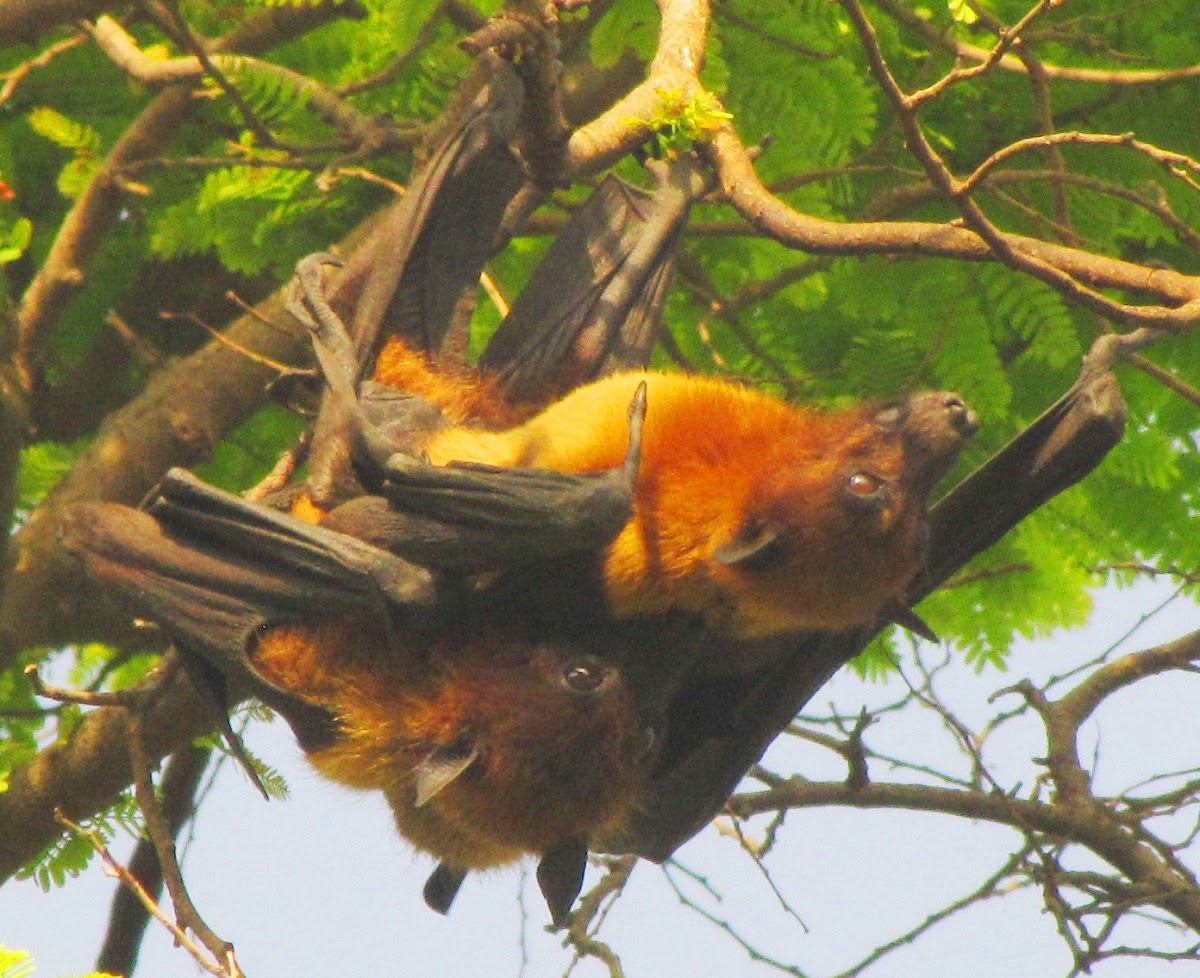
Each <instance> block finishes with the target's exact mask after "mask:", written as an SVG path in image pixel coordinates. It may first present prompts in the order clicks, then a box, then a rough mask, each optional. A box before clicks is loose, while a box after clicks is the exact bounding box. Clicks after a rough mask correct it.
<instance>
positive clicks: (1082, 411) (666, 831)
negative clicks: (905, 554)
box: [603, 366, 1125, 862]
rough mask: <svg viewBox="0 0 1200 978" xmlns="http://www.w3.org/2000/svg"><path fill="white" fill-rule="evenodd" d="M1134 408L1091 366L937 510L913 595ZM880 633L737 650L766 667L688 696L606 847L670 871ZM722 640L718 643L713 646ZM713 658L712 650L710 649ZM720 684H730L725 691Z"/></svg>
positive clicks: (960, 560) (1088, 461)
mask: <svg viewBox="0 0 1200 978" xmlns="http://www.w3.org/2000/svg"><path fill="white" fill-rule="evenodd" d="M1124 425H1125V404H1124V401H1123V399H1122V397H1121V392H1120V388H1119V387H1118V385H1117V382H1116V378H1115V377H1114V376H1113V374H1112V373H1111V372H1109V371H1107V370H1100V369H1095V368H1093V367H1091V366H1085V368H1084V371H1083V373H1082V375H1081V376H1080V379H1079V381H1078V382H1077V383H1076V384H1075V385H1074V386H1073V387H1072V388H1071V389H1070V390H1069V391H1067V393H1066V394H1065V395H1063V397H1062V398H1060V399H1059V400H1058V401H1057V402H1055V403H1054V404H1053V405H1051V407H1050V408H1049V409H1048V410H1047V411H1046V412H1045V413H1044V414H1043V415H1042V416H1041V417H1039V418H1038V419H1037V420H1036V421H1034V422H1033V424H1032V425H1030V426H1029V427H1028V428H1026V429H1025V430H1024V431H1023V432H1021V433H1020V434H1019V435H1018V436H1017V437H1016V438H1014V439H1013V440H1012V441H1011V442H1010V443H1009V444H1008V445H1007V446H1005V447H1004V448H1003V449H1001V451H1000V452H998V453H997V454H996V455H994V456H993V457H992V458H991V459H989V460H988V461H987V462H985V463H984V464H983V465H982V466H981V467H980V468H979V469H977V470H976V471H975V472H974V473H972V474H971V475H970V476H968V477H967V478H966V479H965V480H963V482H962V483H960V484H959V485H958V486H957V487H956V488H955V489H954V490H953V491H951V492H950V493H949V494H948V495H947V496H945V497H944V498H943V499H942V500H941V501H939V502H938V504H937V505H936V506H934V507H933V509H932V510H931V511H930V537H931V539H930V553H929V559H928V563H927V568H926V570H925V572H924V573H923V575H922V577H921V578H920V580H919V581H918V582H917V585H916V587H915V589H914V592H913V594H912V598H913V600H914V601H916V600H920V599H921V598H922V597H924V596H925V595H927V594H929V593H930V592H931V591H932V590H933V589H934V588H935V587H937V586H938V585H939V584H941V583H942V582H943V581H945V580H946V579H947V578H948V577H949V576H950V575H951V574H953V573H955V572H956V571H957V570H958V569H959V568H961V567H962V566H963V565H964V564H965V563H966V562H967V561H968V560H969V559H970V558H972V557H973V556H975V555H976V554H978V553H980V552H982V551H983V550H985V549H987V548H988V547H989V546H991V545H992V544H993V543H995V542H996V541H997V540H999V539H1000V537H1002V536H1003V535H1004V534H1005V533H1007V532H1008V531H1009V530H1011V529H1012V528H1013V527H1014V526H1016V524H1017V523H1019V522H1020V521H1021V520H1022V519H1024V518H1025V517H1026V516H1028V515H1029V514H1030V513H1032V512H1033V511H1034V510H1036V509H1037V508H1038V507H1039V506H1041V505H1042V504H1043V503H1045V502H1046V501H1047V500H1049V499H1051V498H1053V497H1054V496H1056V495H1057V494H1058V493H1060V492H1062V491H1064V490H1065V489H1067V488H1069V487H1070V486H1072V485H1074V484H1075V483H1076V482H1078V481H1079V480H1080V479H1082V478H1083V477H1084V476H1085V475H1087V474H1088V473H1089V472H1090V471H1092V469H1094V468H1095V467H1096V466H1097V465H1098V464H1099V463H1100V461H1101V460H1102V459H1103V458H1104V456H1105V455H1106V454H1107V453H1108V452H1109V451H1110V450H1111V449H1112V448H1113V447H1114V446H1115V445H1116V444H1117V443H1118V442H1119V441H1120V440H1121V436H1122V434H1123V432H1124ZM875 631H876V630H875V629H874V628H867V629H859V630H857V631H854V632H845V633H838V634H833V633H807V634H803V635H798V636H797V635H793V636H780V637H774V638H771V639H764V640H758V641H755V642H742V643H738V642H730V643H728V645H729V647H728V648H723V649H719V650H717V651H716V653H715V654H717V655H719V656H721V658H723V659H725V661H739V660H743V661H744V660H748V659H749V660H753V661H756V662H764V663H765V665H764V666H763V667H762V668H761V670H758V671H756V672H755V673H754V674H753V676H752V677H748V678H747V679H746V680H743V682H742V684H741V686H740V688H737V689H736V690H735V691H734V693H733V694H732V695H728V696H726V697H724V698H723V699H722V700H719V701H716V704H717V705H716V708H715V709H704V710H698V709H696V707H695V704H694V702H692V700H691V697H692V696H694V695H696V692H697V690H701V691H702V690H703V689H704V684H703V683H700V684H698V685H696V686H694V687H693V688H692V689H690V690H689V688H688V687H686V686H685V687H684V688H683V689H682V690H681V692H680V693H679V694H677V696H676V697H675V701H674V702H673V703H672V704H671V707H670V713H669V717H670V719H669V721H668V727H669V728H671V727H673V728H674V733H673V735H672V736H673V739H675V740H676V741H677V742H680V743H682V744H683V745H684V746H683V748H682V749H680V750H677V751H675V752H673V753H672V752H668V754H667V756H666V757H664V759H663V762H662V764H661V766H660V768H659V771H658V773H657V774H656V775H655V776H654V777H653V778H652V779H651V784H650V788H649V792H648V795H647V798H646V800H645V804H644V805H643V807H642V808H641V810H640V811H639V812H638V813H637V814H636V815H635V816H634V819H633V821H632V823H631V824H630V825H629V826H628V827H627V828H626V830H625V831H624V832H622V833H621V834H620V835H619V836H618V837H615V838H612V839H607V840H604V845H603V847H604V848H606V849H610V850H612V851H616V852H631V853H635V854H637V855H641V856H645V857H646V858H648V859H652V860H655V861H659V862H661V861H663V860H665V859H667V858H669V857H670V856H671V854H672V853H673V852H674V851H675V850H676V849H677V848H678V847H679V846H680V845H682V844H683V843H684V842H686V841H687V840H688V839H689V838H691V837H692V836H693V835H694V834H695V833H697V832H698V831H700V830H701V829H702V828H703V827H704V826H705V825H706V824H708V822H709V821H710V820H711V819H712V818H713V817H714V816H715V815H717V814H718V813H719V812H720V811H721V809H722V807H723V806H724V804H725V802H726V800H727V799H728V798H729V796H730V795H731V794H732V793H733V791H734V790H735V788H736V787H737V784H738V782H739V781H740V780H741V779H742V777H743V776H744V774H745V772H746V771H747V770H749V768H750V767H751V765H753V764H755V763H756V762H757V761H758V760H759V758H760V757H762V754H763V752H764V751H765V750H766V749H767V747H768V745H769V744H770V743H771V741H772V740H774V739H775V737H776V736H777V735H778V734H779V732H780V731H781V730H783V728H784V727H785V726H787V724H788V723H790V722H791V721H792V719H793V718H794V717H795V715H796V713H797V712H799V710H800V709H801V708H803V706H804V704H805V703H807V702H808V701H809V700H810V699H811V698H812V696H813V695H814V694H815V693H816V692H817V690H818V689H820V688H821V686H823V685H824V684H825V683H826V682H827V681H828V679H829V678H830V677H831V676H832V675H833V673H834V672H836V671H837V670H838V669H839V668H840V667H841V666H842V665H844V664H845V663H846V662H847V661H849V660H850V659H851V658H852V657H853V656H855V655H857V654H858V653H859V652H861V651H862V650H863V649H864V648H865V647H866V645H867V644H868V643H869V642H870V640H871V639H872V638H873V637H874V634H875ZM714 641H719V640H716V639H714ZM710 651H711V650H710ZM709 685H719V683H718V682H716V681H714V683H712V684H709Z"/></svg>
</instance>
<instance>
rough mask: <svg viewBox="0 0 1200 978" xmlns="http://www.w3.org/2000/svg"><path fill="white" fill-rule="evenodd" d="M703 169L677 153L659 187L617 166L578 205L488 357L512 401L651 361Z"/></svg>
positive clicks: (540, 397) (542, 397)
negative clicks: (617, 171) (636, 183)
mask: <svg viewBox="0 0 1200 978" xmlns="http://www.w3.org/2000/svg"><path fill="white" fill-rule="evenodd" d="M696 173H697V171H696V169H695V167H694V164H693V161H692V160H691V159H690V158H681V159H679V160H676V161H673V162H672V163H671V164H670V165H669V166H667V167H664V168H663V169H662V170H660V171H659V186H658V187H657V189H656V190H655V191H654V192H653V193H648V192H646V191H644V190H639V189H637V188H636V187H633V186H630V185H629V184H627V183H625V181H623V180H620V179H618V178H617V177H614V176H611V175H609V176H607V177H605V178H604V180H603V181H602V182H601V183H600V186H599V187H597V188H596V191H595V192H594V193H593V194H592V196H591V197H589V198H588V200H587V202H586V203H585V204H584V205H583V206H582V207H581V208H580V209H579V210H578V211H576V212H575V214H574V215H573V216H572V218H571V220H570V221H569V222H568V223H567V226H566V227H565V228H564V229H563V230H562V232H561V233H560V234H559V235H558V237H557V238H556V239H555V241H554V244H552V245H551V246H550V249H549V250H548V251H547V252H546V256H545V257H544V258H543V259H542V261H541V263H540V264H539V265H538V267H537V268H536V269H535V270H534V273H533V275H532V277H531V278H530V280H529V282H528V284H527V285H526V286H525V288H524V290H523V291H522V292H521V294H520V296H519V297H518V298H517V300H516V302H514V303H513V307H512V309H511V310H510V312H509V314H508V316H507V317H506V318H505V320H504V322H503V323H501V324H500V328H499V329H498V330H497V331H496V334H495V336H493V337H492V340H491V342H490V343H489V344H488V348H487V351H486V352H485V354H484V356H483V358H482V360H481V361H480V365H481V366H482V367H484V368H485V369H487V370H489V371H493V372H495V373H497V374H499V375H500V377H501V378H502V380H503V384H504V389H505V391H506V393H507V394H508V396H509V398H510V399H511V400H513V401H517V402H543V401H547V400H553V399H556V398H558V397H561V396H562V395H563V394H565V393H567V392H568V391H570V390H572V389H573V388H575V387H577V386H579V385H580V384H583V383H586V382H588V381H590V380H593V379H595V378H596V377H598V376H600V374H602V373H604V372H606V370H608V369H611V368H613V367H614V366H625V367H631V366H643V365H644V364H645V363H646V362H647V360H648V359H649V356H650V348H651V347H652V346H653V344H654V339H655V337H656V335H657V333H658V328H659V324H660V321H661V318H662V304H663V299H664V297H665V295H666V290H667V287H668V285H669V284H670V279H671V273H672V271H673V268H674V264H675V255H676V252H677V249H678V245H679V240H680V236H681V234H682V231H683V228H684V225H685V224H686V223H687V218H688V212H689V210H690V208H691V202H692V199H693V197H694V196H695V194H696V193H697V192H698V190H699V178H698V177H697V175H696Z"/></svg>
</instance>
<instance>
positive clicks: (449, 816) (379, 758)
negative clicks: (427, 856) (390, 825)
mask: <svg viewBox="0 0 1200 978" xmlns="http://www.w3.org/2000/svg"><path fill="white" fill-rule="evenodd" d="M247 665H248V667H249V668H251V669H252V670H253V671H254V672H255V674H256V675H257V676H258V677H259V678H260V679H262V680H264V681H265V682H267V683H269V684H271V685H272V686H273V687H275V688H276V689H279V690H281V691H283V692H286V693H287V694H289V695H291V696H294V697H297V698H300V699H302V700H305V701H306V702H309V703H311V704H313V705H314V706H318V707H320V708H322V709H325V710H328V711H329V712H330V713H332V714H333V717H334V719H335V720H336V723H337V727H338V736H337V737H336V738H334V739H333V741H332V742H331V743H329V744H326V745H321V746H318V747H317V748H316V749H314V750H311V751H310V752H309V760H310V761H311V762H312V764H313V765H314V766H315V767H316V768H317V770H319V771H320V772H321V773H322V774H323V775H325V776H326V777H328V778H330V779H331V780H334V781H337V782H339V783H341V784H345V785H348V786H350V787H354V788H362V789H382V791H383V793H384V795H385V797H386V798H387V800H388V802H389V804H390V805H391V808H392V811H393V813H394V815H395V819H396V826H397V828H398V829H399V831H400V833H401V834H402V835H403V836H404V837H405V838H406V839H408V840H409V841H410V842H412V843H413V844H414V845H415V846H417V847H418V848H419V849H422V850H424V851H426V852H429V853H431V854H433V855H434V856H437V857H438V858H439V859H441V860H443V861H444V862H445V863H446V864H447V865H448V866H450V867H453V868H455V869H457V870H461V871H465V870H469V869H484V868H490V867H493V866H498V865H501V864H504V863H508V862H512V861H513V860H515V859H517V858H518V857H520V856H521V855H523V854H525V853H536V854H539V855H541V854H545V853H548V852H552V851H554V850H556V849H559V848H560V847H563V846H567V845H571V844H577V843H582V844H584V845H586V842H587V839H588V838H589V837H590V836H592V835H593V834H598V833H601V832H608V831H610V830H612V829H614V828H618V827H619V826H621V824H622V823H623V821H624V819H625V817H626V815H627V814H628V813H629V811H630V810H631V808H632V807H633V806H634V805H635V804H636V800H637V788H636V786H637V784H638V783H639V774H638V766H639V764H640V762H641V761H642V760H643V759H644V757H645V755H646V752H647V750H648V747H649V740H650V738H649V735H648V734H647V733H646V732H644V731H643V730H642V728H641V727H640V725H639V721H638V717H637V714H636V710H635V707H634V705H633V701H632V699H631V697H630V694H629V692H628V691H627V690H626V689H625V687H624V684H623V682H622V679H621V676H620V670H619V669H618V667H617V666H616V665H615V664H613V663H612V662H611V661H610V660H605V659H601V658H600V657H598V656H595V655H591V654H589V653H587V652H585V651H582V650H580V649H578V648H571V647H568V646H566V645H564V644H563V643H561V642H557V643H554V644H550V643H531V642H528V641H525V640H523V639H516V638H514V637H512V636H511V635H508V634H488V635H486V637H480V638H479V639H478V640H475V641H472V640H470V639H464V638H463V637H462V636H461V635H457V634H456V635H455V636H454V637H453V638H452V639H450V638H446V639H438V638H436V637H435V638H433V639H432V640H429V641H426V640H424V639H422V640H420V641H419V642H418V643H417V647H414V648H412V649H407V648H398V647H397V640H396V639H393V640H392V641H390V642H389V641H387V640H386V639H385V638H383V637H381V636H378V635H373V634H371V630H370V629H366V630H364V629H363V627H362V624H361V622H358V621H355V622H353V623H349V622H345V621H335V622H329V623H324V624H322V625H320V626H282V627H279V628H275V629H273V630H271V631H269V632H268V633H267V634H266V635H265V636H264V637H263V639H262V640H261V641H260V642H259V643H258V644H257V646H256V647H255V648H254V649H252V650H251V651H250V652H249V653H248V655H247Z"/></svg>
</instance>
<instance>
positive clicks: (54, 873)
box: [17, 793, 142, 890]
mask: <svg viewBox="0 0 1200 978" xmlns="http://www.w3.org/2000/svg"><path fill="white" fill-rule="evenodd" d="M80 826H81V827H82V828H84V829H87V830H90V831H93V832H95V833H97V835H98V836H99V837H100V839H101V840H102V842H103V843H104V844H105V845H108V844H109V843H110V842H111V841H112V840H113V839H114V838H115V837H116V835H117V831H118V830H124V831H125V832H126V833H127V834H128V835H131V836H133V837H135V838H137V837H140V836H141V834H142V826H141V816H140V813H139V811H138V807H137V802H135V801H134V800H133V795H132V794H131V793H125V794H123V795H122V796H121V797H120V798H119V799H118V800H117V801H116V802H115V803H114V804H113V805H111V806H110V807H108V808H107V809H105V810H104V811H103V812H100V813H99V814H97V815H95V816H93V817H91V818H89V819H86V820H85V821H83V822H81V823H80ZM95 855H96V849H95V847H94V846H93V845H92V843H91V840H90V839H88V838H87V836H85V835H80V834H76V833H72V832H64V833H63V834H62V835H61V836H59V837H58V838H57V839H56V840H55V841H54V842H52V843H51V844H50V845H49V846H47V847H46V848H45V849H43V850H42V851H41V852H40V853H39V854H38V855H37V856H36V857H34V858H33V859H31V860H30V861H29V862H28V863H26V864H25V865H24V866H22V867H21V869H20V870H19V871H18V872H17V879H31V880H33V881H34V882H36V883H37V885H38V886H40V887H41V888H42V889H43V890H49V889H50V888H51V887H57V886H62V885H63V884H64V883H65V882H66V881H67V879H68V878H72V877H75V876H78V875H79V874H80V873H82V872H83V871H84V870H85V869H86V868H87V866H88V864H89V863H90V862H91V861H92V859H93V858H94V857H95Z"/></svg>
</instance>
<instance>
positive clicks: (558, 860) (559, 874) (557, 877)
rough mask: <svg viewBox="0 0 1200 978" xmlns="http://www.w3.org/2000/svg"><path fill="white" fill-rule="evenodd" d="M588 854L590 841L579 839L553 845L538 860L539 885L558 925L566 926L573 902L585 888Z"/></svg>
mask: <svg viewBox="0 0 1200 978" xmlns="http://www.w3.org/2000/svg"><path fill="white" fill-rule="evenodd" d="M587 854H588V847H587V843H586V842H582V841H580V840H578V839H576V840H575V841H573V842H564V843H563V844H562V845H560V846H558V847H556V848H554V849H551V850H550V851H549V852H547V853H546V854H545V855H544V856H542V859H541V862H539V863H538V868H537V881H538V886H539V887H540V888H541V891H542V896H543V897H545V898H546V906H547V907H549V908H550V919H551V920H552V921H553V922H554V926H555V927H562V926H563V925H564V924H565V923H566V922H567V915H568V914H569V913H570V912H571V905H572V904H573V903H574V902H575V898H576V897H577V896H579V891H580V890H581V889H583V871H584V870H585V869H586V868H587Z"/></svg>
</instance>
